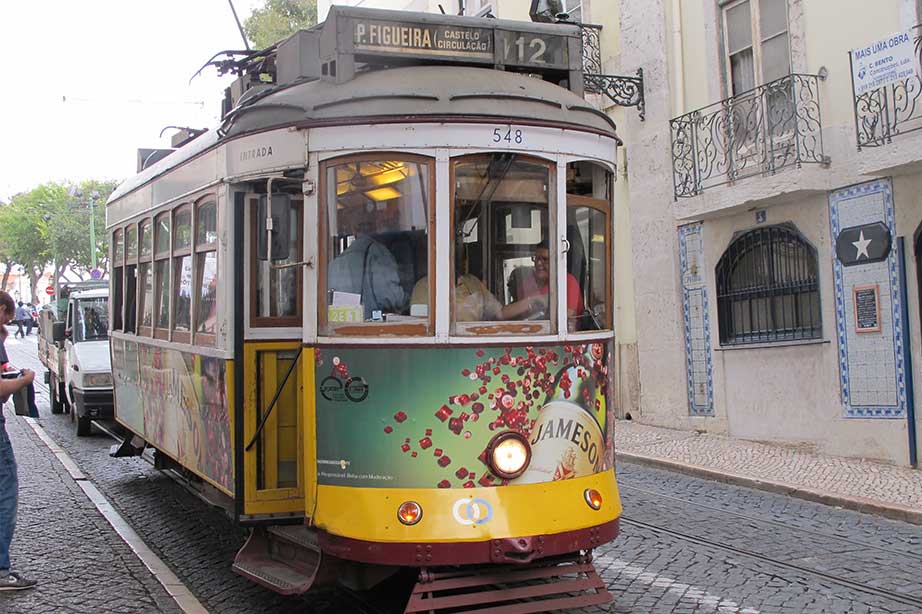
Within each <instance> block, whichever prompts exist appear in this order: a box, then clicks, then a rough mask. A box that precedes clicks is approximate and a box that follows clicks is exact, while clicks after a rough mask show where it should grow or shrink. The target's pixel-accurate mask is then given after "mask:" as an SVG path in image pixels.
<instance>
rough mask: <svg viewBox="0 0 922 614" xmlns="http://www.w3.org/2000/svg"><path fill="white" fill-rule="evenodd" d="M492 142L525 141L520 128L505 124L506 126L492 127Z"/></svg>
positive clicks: (517, 142) (519, 143) (518, 142)
mask: <svg viewBox="0 0 922 614" xmlns="http://www.w3.org/2000/svg"><path fill="white" fill-rule="evenodd" d="M493 142H494V143H502V142H506V143H515V144H516V145H521V144H522V143H523V142H525V133H524V132H522V130H521V129H519V128H516V129H513V128H512V127H509V126H507V127H506V128H493Z"/></svg>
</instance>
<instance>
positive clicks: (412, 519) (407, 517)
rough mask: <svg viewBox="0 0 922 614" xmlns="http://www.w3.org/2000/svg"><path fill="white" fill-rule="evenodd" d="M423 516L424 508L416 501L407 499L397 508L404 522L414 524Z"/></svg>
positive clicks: (401, 520) (398, 516) (409, 524)
mask: <svg viewBox="0 0 922 614" xmlns="http://www.w3.org/2000/svg"><path fill="white" fill-rule="evenodd" d="M422 517H423V508H421V507H420V506H419V503H417V502H416V501H405V502H403V503H402V504H401V505H400V507H399V508H397V518H398V519H399V520H400V522H402V523H403V524H405V525H407V526H412V525H414V524H416V523H417V522H419V521H420V520H421V519H422Z"/></svg>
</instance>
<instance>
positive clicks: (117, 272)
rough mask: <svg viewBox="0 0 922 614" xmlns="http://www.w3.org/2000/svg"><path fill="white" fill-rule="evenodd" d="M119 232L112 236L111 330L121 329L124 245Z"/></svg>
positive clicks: (121, 234) (122, 237)
mask: <svg viewBox="0 0 922 614" xmlns="http://www.w3.org/2000/svg"><path fill="white" fill-rule="evenodd" d="M124 240H125V239H124V235H123V233H122V231H121V230H116V231H115V232H114V233H113V236H112V316H113V317H112V328H113V329H114V330H121V329H122V306H123V297H124V292H123V286H122V272H123V271H124V270H125V269H124V263H125V243H124Z"/></svg>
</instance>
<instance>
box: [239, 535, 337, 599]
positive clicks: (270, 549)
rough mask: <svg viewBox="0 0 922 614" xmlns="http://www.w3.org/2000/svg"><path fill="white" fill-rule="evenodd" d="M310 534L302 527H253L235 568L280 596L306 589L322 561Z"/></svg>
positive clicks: (301, 591)
mask: <svg viewBox="0 0 922 614" xmlns="http://www.w3.org/2000/svg"><path fill="white" fill-rule="evenodd" d="M299 529H303V530H299ZM309 533H310V531H309V530H308V529H306V528H302V527H272V528H270V529H269V530H268V531H267V530H264V529H254V530H253V533H252V534H251V535H250V537H249V539H247V542H246V544H244V545H243V548H241V549H240V552H238V553H237V556H236V558H235V559H234V566H233V568H234V571H235V572H237V573H238V574H240V575H241V576H244V577H245V578H248V579H250V580H252V581H253V582H256V583H257V584H261V585H262V586H265V587H266V588H268V589H271V590H273V591H275V592H277V593H280V594H282V595H300V594H302V593H305V592H307V591H308V590H309V589H310V588H311V586H313V585H314V582H315V580H316V579H317V571H318V569H320V564H321V561H322V555H321V552H320V549H319V548H318V547H317V545H316V542H314V543H313V544H312V543H311V539H310V535H309Z"/></svg>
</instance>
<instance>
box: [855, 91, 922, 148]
mask: <svg viewBox="0 0 922 614" xmlns="http://www.w3.org/2000/svg"><path fill="white" fill-rule="evenodd" d="M852 87H854V85H853V86H852ZM852 91H853V92H854V90H852ZM920 129H922V80H920V79H919V76H918V75H913V76H911V77H908V78H906V79H903V80H901V81H897V82H896V83H891V84H889V85H884V86H882V87H879V88H877V89H875V90H868V91H867V92H864V93H863V94H860V95H857V96H855V132H856V133H857V135H858V149H859V150H860V149H861V148H862V147H880V146H881V145H885V144H887V143H890V142H891V141H892V140H893V139H894V138H895V137H898V136H900V135H903V134H908V133H910V132H915V131H916V130H920Z"/></svg>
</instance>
